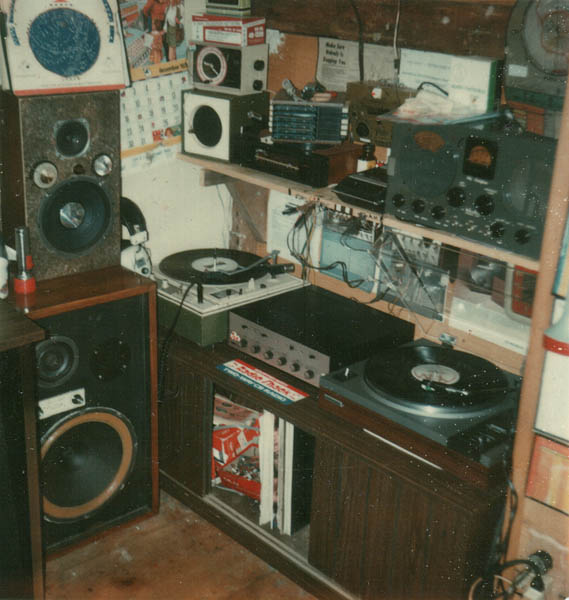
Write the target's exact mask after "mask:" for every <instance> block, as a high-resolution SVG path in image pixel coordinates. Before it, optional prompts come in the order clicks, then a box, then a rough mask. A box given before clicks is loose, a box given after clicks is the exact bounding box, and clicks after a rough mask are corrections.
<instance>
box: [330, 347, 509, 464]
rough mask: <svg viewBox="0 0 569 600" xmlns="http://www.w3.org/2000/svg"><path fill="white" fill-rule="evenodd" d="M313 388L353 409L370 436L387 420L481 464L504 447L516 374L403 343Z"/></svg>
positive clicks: (497, 457)
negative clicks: (319, 388) (377, 417)
mask: <svg viewBox="0 0 569 600" xmlns="http://www.w3.org/2000/svg"><path fill="white" fill-rule="evenodd" d="M320 387H321V393H320V400H319V403H320V405H321V406H322V408H324V409H327V410H331V411H332V412H335V413H337V414H340V415H341V416H343V417H344V418H349V415H354V414H357V415H358V416H357V421H358V423H357V424H359V425H361V424H362V423H364V427H365V428H366V429H368V430H370V431H371V432H372V433H375V434H377V435H385V434H386V431H389V426H386V423H395V424H397V425H399V426H401V428H404V429H405V430H410V431H412V432H415V433H418V434H420V435H421V436H423V437H424V438H427V439H428V440H431V441H434V442H436V443H437V444H439V445H441V446H443V447H445V448H448V449H450V450H451V451H456V452H457V453H459V454H460V455H462V456H465V457H467V458H469V459H472V460H474V461H476V462H478V463H480V464H482V465H483V466H484V467H493V466H496V465H498V464H500V463H501V461H502V458H503V457H504V456H505V455H506V454H507V452H508V451H509V448H510V446H511V442H512V438H513V428H514V423H515V416H516V408H517V396H518V388H519V378H518V377H516V376H514V375H511V374H509V373H506V372H504V371H502V370H500V369H499V368H498V367H496V366H495V365H493V364H492V363H490V362H489V361H487V360H485V359H482V358H479V357H477V356H474V355H472V354H468V353H466V352H461V351H458V350H454V349H452V348H450V347H447V346H438V345H437V344H433V343H431V342H427V341H422V340H418V341H415V342H413V343H411V344H404V345H402V346H399V347H398V348H397V349H396V350H394V351H391V352H385V353H380V354H377V355H375V356H373V357H371V358H369V359H367V360H365V361H362V362H358V363H356V364H354V365H352V366H350V367H348V368H347V369H342V370H339V371H335V372H333V373H330V374H329V375H327V376H325V377H323V378H321V380H320ZM362 415H363V416H364V417H367V418H369V421H367V422H366V421H365V420H362ZM375 415H379V416H380V417H382V418H380V419H378V420H377V421H376V420H374V416H375ZM428 445H430V447H433V445H432V444H428ZM447 453H448V452H447Z"/></svg>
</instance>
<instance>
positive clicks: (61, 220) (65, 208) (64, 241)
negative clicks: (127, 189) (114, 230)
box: [39, 177, 111, 255]
mask: <svg viewBox="0 0 569 600" xmlns="http://www.w3.org/2000/svg"><path fill="white" fill-rule="evenodd" d="M110 222H111V201H110V199H109V196H108V194H107V192H106V191H105V190H104V189H103V187H101V186H100V185H99V184H98V183H97V182H96V181H95V180H92V179H90V178H88V177H76V178H71V179H67V180H66V181H63V182H62V183H60V184H59V185H58V186H56V187H54V188H53V190H52V191H51V192H50V193H49V194H48V195H47V196H46V197H45V198H44V199H43V200H42V203H41V206H40V211H39V229H40V232H41V234H42V236H43V238H44V239H45V241H46V243H47V244H48V245H49V246H51V247H52V248H53V249H55V250H56V251H58V252H62V253H65V254H72V255H81V254H85V253H86V252H88V251H89V250H90V249H91V248H92V247H93V246H94V245H95V244H96V243H97V242H98V241H99V240H100V239H101V238H102V237H103V235H104V234H105V232H106V231H107V229H108V228H109V224H110Z"/></svg>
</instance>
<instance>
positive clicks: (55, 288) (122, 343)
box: [28, 267, 158, 551]
mask: <svg viewBox="0 0 569 600" xmlns="http://www.w3.org/2000/svg"><path fill="white" fill-rule="evenodd" d="M154 298H155V297H154V283H153V282H151V281H149V280H145V279H143V278H141V277H138V276H136V275H135V274H134V273H131V272H129V271H124V270H123V269H121V268H120V267H116V268H110V269H103V270H97V271H91V272H89V273H83V274H80V275H75V276H68V277H60V278H56V279H52V280H49V281H42V282H38V292H37V294H36V296H35V301H34V300H33V299H32V305H31V306H29V307H28V310H29V312H28V315H29V316H30V317H31V318H32V319H33V320H34V321H35V322H36V323H37V324H38V325H40V326H41V327H42V328H43V329H44V330H45V332H46V339H45V340H43V341H42V342H40V343H39V344H37V345H36V372H37V387H38V397H39V408H38V431H39V437H40V485H41V492H42V502H43V516H44V518H43V538H44V543H45V545H46V548H47V549H48V550H49V551H52V550H56V549H58V548H60V547H63V546H67V545H69V544H72V543H74V542H77V541H79V540H84V539H86V538H89V537H91V536H93V535H95V534H97V533H100V532H102V531H105V530H107V529H109V528H111V527H113V526H115V525H118V524H121V523H123V522H126V521H128V520H132V519H134V518H136V517H140V516H142V515H146V514H148V513H151V512H153V511H155V510H156V509H157V502H158V497H157V430H156V427H157V425H156V342H155V339H156V322H155V299H154Z"/></svg>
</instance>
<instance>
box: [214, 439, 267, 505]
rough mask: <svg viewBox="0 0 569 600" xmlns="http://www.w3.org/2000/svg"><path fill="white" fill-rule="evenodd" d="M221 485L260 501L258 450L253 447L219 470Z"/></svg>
mask: <svg viewBox="0 0 569 600" xmlns="http://www.w3.org/2000/svg"><path fill="white" fill-rule="evenodd" d="M218 474H219V478H220V480H221V485H223V486H224V487H227V488H229V489H232V490H236V491H238V492H241V493H242V494H245V495H246V496H249V497H250V498H253V499H254V500H257V501H260V500H261V477H260V470H259V448H258V446H256V445H254V446H251V447H249V448H248V449H247V451H246V452H244V453H243V454H241V455H240V456H238V457H237V458H236V459H235V460H234V461H232V462H231V463H229V464H228V465H225V466H224V467H223V469H220V470H219V472H218Z"/></svg>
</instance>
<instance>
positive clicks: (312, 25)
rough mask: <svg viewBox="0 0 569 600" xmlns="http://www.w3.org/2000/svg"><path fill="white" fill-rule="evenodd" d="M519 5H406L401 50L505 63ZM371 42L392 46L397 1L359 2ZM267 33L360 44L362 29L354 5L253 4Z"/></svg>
mask: <svg viewBox="0 0 569 600" xmlns="http://www.w3.org/2000/svg"><path fill="white" fill-rule="evenodd" d="M514 3H515V0H498V1H496V2H490V1H488V0H481V1H478V2H466V1H464V0H463V1H457V0H455V1H453V2H449V1H445V0H403V1H401V2H400V5H401V15H400V22H399V33H398V45H399V46H400V47H406V48H415V49H419V50H432V51H436V52H446V53H449V54H460V55H480V56H491V57H496V58H502V57H503V56H504V46H505V39H506V28H507V23H508V19H509V16H510V12H511V9H512V6H513V5H514ZM355 4H356V6H357V8H358V11H359V13H360V17H361V22H362V24H363V38H364V40H365V41H366V42H372V43H379V44H382V45H391V44H393V37H394V31H395V22H396V15H397V6H398V2H397V0H358V1H357V2H356V3H355ZM253 13H254V14H255V15H258V16H262V17H265V18H266V19H267V27H269V28H271V29H277V30H279V31H283V32H287V33H296V34H306V35H312V36H325V37H336V38H340V39H347V40H356V39H358V36H359V27H358V21H357V18H356V14H355V12H354V9H353V6H352V3H351V2H350V1H349V0H310V1H309V2H307V1H306V0H253Z"/></svg>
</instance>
